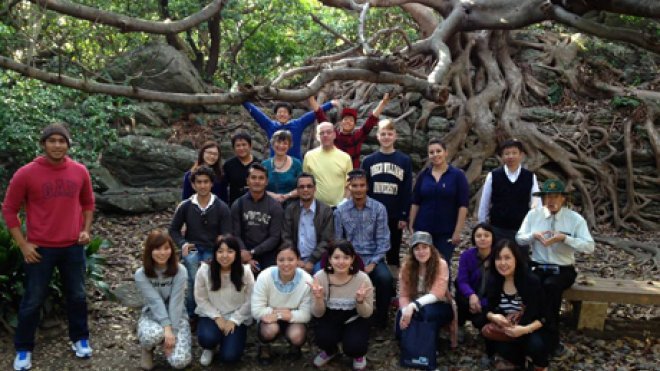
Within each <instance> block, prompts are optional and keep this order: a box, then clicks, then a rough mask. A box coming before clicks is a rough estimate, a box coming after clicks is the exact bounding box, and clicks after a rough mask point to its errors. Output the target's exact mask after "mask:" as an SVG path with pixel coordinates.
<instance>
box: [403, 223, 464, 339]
mask: <svg viewBox="0 0 660 371" xmlns="http://www.w3.org/2000/svg"><path fill="white" fill-rule="evenodd" d="M399 282H400V284H401V288H400V289H401V291H400V295H399V307H400V308H401V309H400V310H399V312H398V313H397V319H396V334H397V337H399V335H400V332H401V330H405V329H406V328H407V327H408V326H409V325H410V321H411V320H412V316H413V314H414V312H416V311H417V312H419V311H420V310H421V309H422V308H424V310H423V311H422V312H421V313H422V316H423V321H425V322H429V321H432V322H435V323H436V325H437V326H436V327H435V329H436V336H435V337H434V338H436V337H437V332H438V331H439V329H440V328H441V327H442V326H444V325H447V324H449V323H450V322H452V319H454V317H455V315H454V311H453V308H452V305H451V303H452V298H451V293H450V291H449V286H448V282H449V268H448V266H447V262H446V261H445V259H443V258H442V256H441V255H440V253H439V252H438V250H437V249H436V248H435V247H434V246H433V237H432V236H431V234H430V233H428V232H423V231H417V232H415V233H414V234H413V236H412V242H411V244H410V250H409V252H408V255H407V256H406V258H405V260H404V262H403V265H402V266H401V270H400V272H399ZM454 335H455V334H454ZM453 338H454V340H453V341H452V343H454V344H455V336H453Z"/></svg>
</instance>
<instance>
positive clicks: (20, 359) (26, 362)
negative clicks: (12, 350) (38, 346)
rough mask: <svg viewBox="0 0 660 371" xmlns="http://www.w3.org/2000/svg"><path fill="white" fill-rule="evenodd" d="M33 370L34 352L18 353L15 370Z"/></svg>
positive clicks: (23, 351)
mask: <svg viewBox="0 0 660 371" xmlns="http://www.w3.org/2000/svg"><path fill="white" fill-rule="evenodd" d="M30 368H32V352H28V351H27V350H21V351H18V352H16V358H15V359H14V370H16V371H23V370H29V369H30Z"/></svg>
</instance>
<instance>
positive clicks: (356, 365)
mask: <svg viewBox="0 0 660 371" xmlns="http://www.w3.org/2000/svg"><path fill="white" fill-rule="evenodd" d="M366 368H367V357H357V358H353V370H364V369H366Z"/></svg>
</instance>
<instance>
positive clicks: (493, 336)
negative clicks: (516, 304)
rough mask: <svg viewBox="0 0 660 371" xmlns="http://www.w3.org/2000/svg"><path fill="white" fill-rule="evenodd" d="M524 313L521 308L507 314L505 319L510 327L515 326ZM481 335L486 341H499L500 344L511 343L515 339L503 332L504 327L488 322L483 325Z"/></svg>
mask: <svg viewBox="0 0 660 371" xmlns="http://www.w3.org/2000/svg"><path fill="white" fill-rule="evenodd" d="M524 311H525V308H524V307H523V309H521V310H519V311H517V312H512V313H509V314H507V315H506V319H507V320H509V322H510V323H511V324H512V325H514V326H515V325H517V324H518V322H520V319H521V318H522V316H523V313H524ZM481 335H483V337H485V338H486V339H488V340H493V341H501V342H511V341H514V340H516V339H517V338H514V337H511V336H509V335H507V334H506V333H505V332H504V327H502V326H500V325H498V324H496V323H493V322H488V323H487V324H485V325H484V327H482V328H481Z"/></svg>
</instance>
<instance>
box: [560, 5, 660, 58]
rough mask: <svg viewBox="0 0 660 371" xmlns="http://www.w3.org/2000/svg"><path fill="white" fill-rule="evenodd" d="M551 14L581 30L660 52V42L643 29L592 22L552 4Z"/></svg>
mask: <svg viewBox="0 0 660 371" xmlns="http://www.w3.org/2000/svg"><path fill="white" fill-rule="evenodd" d="M548 12H549V14H550V16H551V17H552V18H553V19H555V20H556V21H558V22H561V23H564V24H566V25H568V26H572V27H575V28H577V29H578V30H580V31H584V32H588V33H590V34H593V35H596V36H598V37H603V38H606V39H610V40H619V41H623V42H627V43H630V44H633V45H637V46H639V47H641V48H644V49H647V50H650V51H652V52H655V53H660V42H658V39H657V38H655V37H654V36H653V35H649V34H648V33H646V32H644V31H641V30H631V29H628V28H622V27H610V26H605V25H603V24H600V23H596V22H592V21H590V20H588V19H585V18H582V17H580V16H578V15H577V14H573V13H571V12H568V11H566V10H565V9H564V8H562V7H560V6H557V5H551V6H549V7H548Z"/></svg>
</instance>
